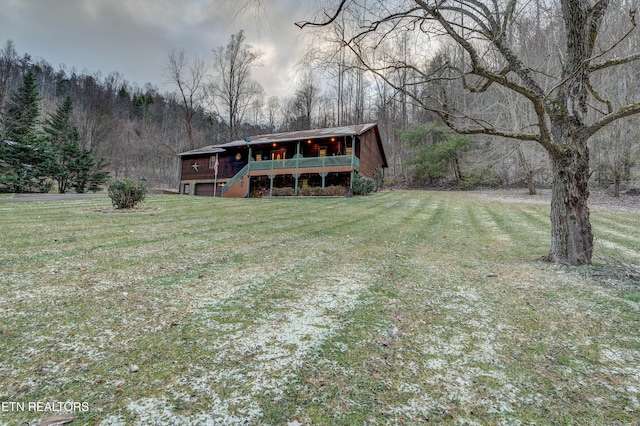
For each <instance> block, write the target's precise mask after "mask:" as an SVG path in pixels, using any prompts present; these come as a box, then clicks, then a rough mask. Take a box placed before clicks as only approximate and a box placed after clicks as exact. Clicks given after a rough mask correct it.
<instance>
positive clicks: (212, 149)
mask: <svg viewBox="0 0 640 426" xmlns="http://www.w3.org/2000/svg"><path fill="white" fill-rule="evenodd" d="M374 127H377V124H376V123H368V124H356V125H353V126H341V127H330V128H326V129H314V130H299V131H295V132H285V133H272V134H269V135H257V136H250V137H248V138H246V139H242V140H236V141H231V142H227V143H223V144H220V145H209V146H205V147H202V148H198V149H194V150H191V151H187V152H182V153H180V154H178V156H181V157H182V156H187V155H197V154H216V153H220V152H224V151H225V148H232V147H237V146H247V145H259V144H265V143H274V142H292V141H298V140H308V139H321V138H330V137H341V136H359V135H361V134H363V133H365V132H367V131H369V130H371V129H372V128H374Z"/></svg>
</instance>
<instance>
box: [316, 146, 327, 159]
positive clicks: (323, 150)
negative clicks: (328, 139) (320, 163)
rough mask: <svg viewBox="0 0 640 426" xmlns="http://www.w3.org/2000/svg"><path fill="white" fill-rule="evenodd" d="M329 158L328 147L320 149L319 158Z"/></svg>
mask: <svg viewBox="0 0 640 426" xmlns="http://www.w3.org/2000/svg"><path fill="white" fill-rule="evenodd" d="M326 156H327V147H326V146H321V147H318V157H326Z"/></svg>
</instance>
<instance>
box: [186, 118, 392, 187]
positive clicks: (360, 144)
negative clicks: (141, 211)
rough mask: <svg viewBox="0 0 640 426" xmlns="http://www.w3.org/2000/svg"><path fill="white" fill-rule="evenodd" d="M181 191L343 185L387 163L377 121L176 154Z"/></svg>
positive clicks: (382, 168) (247, 138) (381, 169)
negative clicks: (177, 156) (178, 161)
mask: <svg viewBox="0 0 640 426" xmlns="http://www.w3.org/2000/svg"><path fill="white" fill-rule="evenodd" d="M178 155H179V156H180V158H181V162H182V165H181V172H180V193H181V194H185V195H209V196H211V195H214V194H215V196H223V197H248V196H271V195H274V192H277V191H274V189H276V190H278V189H280V188H291V191H292V192H293V194H294V195H298V191H299V190H300V189H301V188H305V187H322V188H326V187H328V186H342V187H344V193H345V195H347V194H350V191H349V189H350V188H351V184H352V181H353V178H354V175H355V173H359V174H362V175H364V176H366V177H373V176H374V174H375V173H376V172H377V171H381V172H382V171H383V170H384V169H385V168H386V167H387V159H386V157H385V154H384V149H383V147H382V141H381V139H380V132H379V130H378V126H377V124H375V123H372V124H359V125H353V126H343V127H334V128H327V129H316V130H304V131H297V132H287V133H274V134H270V135H259V136H251V137H245V138H244V140H237V141H232V142H228V143H225V144H222V145H211V146H206V147H204V148H198V149H194V150H192V151H187V152H183V153H181V154H178Z"/></svg>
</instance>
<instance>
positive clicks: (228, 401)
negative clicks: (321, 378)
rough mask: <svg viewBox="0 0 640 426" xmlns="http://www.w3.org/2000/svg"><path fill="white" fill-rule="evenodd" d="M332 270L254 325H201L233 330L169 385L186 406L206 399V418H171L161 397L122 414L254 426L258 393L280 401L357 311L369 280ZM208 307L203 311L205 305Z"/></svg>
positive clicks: (362, 275) (361, 274) (166, 421)
mask: <svg viewBox="0 0 640 426" xmlns="http://www.w3.org/2000/svg"><path fill="white" fill-rule="evenodd" d="M333 272H334V273H332V275H331V277H332V278H327V277H325V279H318V278H314V281H311V282H306V283H304V284H302V283H299V284H298V288H297V291H298V293H299V294H292V295H291V298H290V299H285V300H283V301H282V302H281V304H280V305H279V306H278V309H277V310H276V311H273V312H269V313H267V315H265V316H263V317H262V318H260V319H259V320H258V322H256V323H255V326H254V327H251V326H249V327H244V328H239V326H238V325H230V327H229V328H222V329H220V327H219V325H218V324H217V323H215V322H213V323H212V322H211V321H210V320H209V322H207V321H205V322H204V325H205V326H206V325H208V324H210V325H212V326H213V327H214V329H215V332H214V333H219V332H220V331H229V329H234V331H233V332H232V333H231V334H225V335H222V336H220V337H218V338H217V339H215V341H214V342H212V343H210V344H211V347H212V348H217V355H216V356H215V357H214V358H213V362H212V364H211V365H209V364H208V365H194V366H191V367H190V371H192V374H190V375H189V376H182V377H178V378H176V379H175V380H174V386H175V387H176V389H174V396H175V397H176V398H177V399H181V400H183V401H185V402H189V401H190V399H191V398H194V397H193V395H194V394H195V395H196V396H195V398H196V399H198V398H205V399H206V400H207V401H209V404H210V405H211V407H212V408H211V410H212V412H211V413H208V414H200V415H194V416H191V417H186V416H181V415H175V414H174V416H173V417H171V414H172V413H173V411H172V410H171V409H170V406H171V403H170V402H169V401H167V400H166V399H156V400H152V399H144V400H141V401H134V402H132V404H130V405H129V406H128V409H129V410H130V411H131V412H132V414H134V415H136V416H138V418H140V419H141V420H140V421H141V423H143V424H151V423H154V422H162V423H164V424H220V425H226V424H229V425H231V424H242V423H256V422H257V421H258V419H259V418H260V417H261V416H262V411H261V409H260V405H259V403H258V402H257V400H258V399H259V398H261V397H264V396H265V395H268V396H269V398H271V399H273V400H277V399H279V398H281V397H282V395H283V392H284V391H285V389H286V388H287V386H288V385H289V383H291V381H292V380H294V378H295V370H296V368H299V367H300V366H302V364H303V363H304V362H305V361H304V360H305V359H306V357H307V356H308V355H309V354H310V351H311V350H312V349H313V348H315V347H317V346H318V345H320V344H321V343H322V342H323V341H325V340H326V339H327V338H328V337H329V336H331V335H332V334H333V333H334V332H335V330H336V329H337V327H340V322H339V321H338V317H339V316H340V315H341V314H342V313H344V312H346V311H348V310H350V309H353V308H354V307H356V306H357V305H358V297H359V296H360V294H361V293H362V291H364V289H365V288H366V287H367V285H368V284H369V282H370V281H371V276H370V275H369V274H368V273H365V272H357V271H353V270H340V271H333ZM263 278H264V276H263ZM211 302H213V301H211V300H210V301H207V302H206V303H205V304H204V305H205V306H210V303H211ZM229 365H234V366H235V367H229ZM196 374H197V375H196ZM178 389H186V391H179V390H178ZM222 394H224V395H225V397H221V396H220V395H222ZM144 412H153V413H154V414H153V416H155V417H153V418H148V417H141V416H143V413H144ZM208 422H215V423H208Z"/></svg>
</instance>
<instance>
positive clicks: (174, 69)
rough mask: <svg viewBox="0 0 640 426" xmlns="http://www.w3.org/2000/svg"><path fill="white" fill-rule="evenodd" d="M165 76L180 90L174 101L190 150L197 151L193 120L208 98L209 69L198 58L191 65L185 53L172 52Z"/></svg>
mask: <svg viewBox="0 0 640 426" xmlns="http://www.w3.org/2000/svg"><path fill="white" fill-rule="evenodd" d="M164 75H165V77H166V79H167V80H168V81H169V82H171V83H172V84H174V85H175V86H176V88H177V89H178V93H177V94H176V95H175V99H174V100H175V105H176V106H177V107H178V113H179V115H180V116H181V117H182V119H183V121H184V126H185V130H186V132H187V141H188V146H189V149H195V148H197V147H196V143H195V139H194V134H193V119H194V117H195V116H196V114H197V111H198V109H200V108H202V103H203V102H204V99H205V96H206V92H205V88H206V83H207V77H208V76H207V67H206V65H205V63H204V61H203V60H202V59H200V58H198V57H197V56H196V57H194V58H193V59H192V61H191V64H189V60H188V59H187V58H186V57H185V53H184V51H182V50H181V51H179V52H176V51H172V52H171V53H170V54H169V59H168V61H167V66H166V68H165V70H164Z"/></svg>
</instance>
